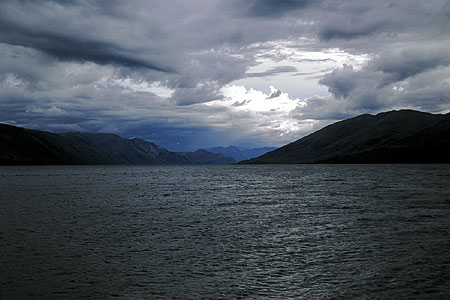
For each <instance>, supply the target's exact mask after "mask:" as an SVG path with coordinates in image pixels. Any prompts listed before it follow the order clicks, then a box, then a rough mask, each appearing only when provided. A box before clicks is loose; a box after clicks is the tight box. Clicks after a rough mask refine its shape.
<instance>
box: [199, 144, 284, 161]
mask: <svg viewBox="0 0 450 300" xmlns="http://www.w3.org/2000/svg"><path fill="white" fill-rule="evenodd" d="M275 149H277V148H275V147H264V148H253V149H246V148H241V147H235V146H229V147H226V148H225V147H213V148H206V149H205V150H206V151H208V152H212V153H221V154H223V155H226V156H229V157H232V158H234V159H235V160H236V161H242V160H247V159H250V158H254V157H258V156H260V155H263V154H265V153H267V152H270V151H273V150H275Z"/></svg>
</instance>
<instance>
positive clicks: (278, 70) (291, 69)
mask: <svg viewBox="0 0 450 300" xmlns="http://www.w3.org/2000/svg"><path fill="white" fill-rule="evenodd" d="M297 71H298V70H297V68H295V67H292V66H280V67H275V68H272V69H270V70H267V71H265V72H260V73H246V74H245V75H246V76H247V77H267V76H275V75H279V74H281V73H292V72H297Z"/></svg>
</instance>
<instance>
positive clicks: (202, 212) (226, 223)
mask: <svg viewBox="0 0 450 300" xmlns="http://www.w3.org/2000/svg"><path fill="white" fill-rule="evenodd" d="M449 187H450V165H260V166H258V165H255V166H253V165H252V166H137V167H136V166H51V167H0V287H1V290H0V293H1V299H2V300H7V299H449V297H450V284H449V282H450V263H449V262H450V238H449V237H450V188H449Z"/></svg>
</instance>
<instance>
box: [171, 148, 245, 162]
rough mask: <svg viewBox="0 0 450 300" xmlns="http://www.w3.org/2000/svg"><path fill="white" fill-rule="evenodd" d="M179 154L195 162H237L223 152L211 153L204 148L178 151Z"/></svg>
mask: <svg viewBox="0 0 450 300" xmlns="http://www.w3.org/2000/svg"><path fill="white" fill-rule="evenodd" d="M178 154H181V155H182V156H184V157H186V158H187V159H188V160H189V161H191V162H192V163H193V164H202V165H216V164H220V165H228V164H235V163H236V161H235V160H234V159H233V158H232V157H228V156H225V155H223V154H221V153H211V152H208V151H206V150H203V149H200V150H197V151H195V152H178Z"/></svg>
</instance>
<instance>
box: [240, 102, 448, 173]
mask: <svg viewBox="0 0 450 300" xmlns="http://www.w3.org/2000/svg"><path fill="white" fill-rule="evenodd" d="M240 163H241V164H293V163H295V164H301V163H450V113H447V114H431V113H424V112H419V111H413V110H400V111H390V112H385V113H380V114H377V115H369V114H364V115H360V116H357V117H355V118H351V119H348V120H344V121H340V122H337V123H334V124H332V125H329V126H327V127H324V128H322V129H321V130H319V131H316V132H315V133H312V134H310V135H308V136H306V137H304V138H301V139H299V140H297V141H295V142H293V143H290V144H288V145H286V146H284V147H281V148H279V149H277V150H275V151H272V152H269V153H266V154H264V155H262V156H260V157H258V158H254V159H250V160H247V161H243V162H240Z"/></svg>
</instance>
